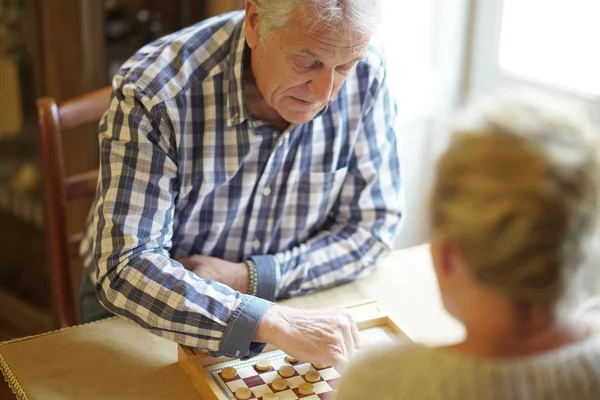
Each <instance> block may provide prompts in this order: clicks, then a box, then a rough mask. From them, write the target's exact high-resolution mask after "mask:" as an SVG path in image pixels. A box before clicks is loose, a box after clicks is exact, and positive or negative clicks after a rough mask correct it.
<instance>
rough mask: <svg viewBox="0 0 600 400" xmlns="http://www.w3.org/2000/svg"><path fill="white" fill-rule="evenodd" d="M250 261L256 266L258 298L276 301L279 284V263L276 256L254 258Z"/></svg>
mask: <svg viewBox="0 0 600 400" xmlns="http://www.w3.org/2000/svg"><path fill="white" fill-rule="evenodd" d="M250 259H251V260H252V261H253V262H254V265H256V272H257V274H258V278H257V283H258V286H257V290H256V297H260V298H261V299H265V300H269V301H275V292H276V284H277V261H276V260H275V257H274V256H252V257H250Z"/></svg>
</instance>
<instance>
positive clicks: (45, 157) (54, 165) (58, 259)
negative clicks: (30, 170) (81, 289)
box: [37, 87, 111, 327]
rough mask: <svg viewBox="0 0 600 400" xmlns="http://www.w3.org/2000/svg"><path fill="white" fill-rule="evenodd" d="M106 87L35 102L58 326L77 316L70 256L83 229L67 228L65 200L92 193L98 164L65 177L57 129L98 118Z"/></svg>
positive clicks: (75, 320) (76, 319)
mask: <svg viewBox="0 0 600 400" xmlns="http://www.w3.org/2000/svg"><path fill="white" fill-rule="evenodd" d="M110 94H111V88H110V87H106V88H103V89H99V90H97V91H94V92H91V93H89V94H86V95H82V96H80V97H76V98H73V99H71V100H68V101H65V102H64V103H61V104H60V105H58V104H57V103H56V101H55V100H54V99H52V98H48V97H45V98H41V99H39V100H38V101H37V111H38V130H39V135H40V144H41V151H42V166H43V176H44V197H45V203H46V221H47V228H46V231H47V235H48V240H49V244H50V277H51V289H52V298H53V302H54V308H55V313H56V316H57V318H58V322H59V324H60V326H61V327H66V326H71V325H76V324H77V323H78V322H79V321H80V318H79V313H78V312H77V310H78V307H77V304H76V298H75V297H74V296H73V286H72V281H73V279H72V277H71V264H70V261H71V260H72V259H75V258H78V257H79V244H80V243H81V237H82V234H81V233H78V234H75V235H69V233H68V232H67V204H68V202H69V201H70V200H73V199H76V198H82V197H91V196H94V195H95V193H96V184H97V181H98V169H96V170H92V171H88V172H85V173H81V174H78V175H73V176H69V177H66V176H65V170H64V156H63V146H62V134H63V132H64V131H67V130H70V129H74V128H78V127H81V126H84V125H86V124H89V123H93V122H99V121H100V118H101V117H102V114H103V113H104V112H105V111H106V109H107V108H108V106H109V102H110Z"/></svg>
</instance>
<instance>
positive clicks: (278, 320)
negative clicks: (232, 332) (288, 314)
mask: <svg viewBox="0 0 600 400" xmlns="http://www.w3.org/2000/svg"><path fill="white" fill-rule="evenodd" d="M281 311H282V307H281V306H279V305H277V304H274V305H273V306H271V307H270V308H269V309H268V310H267V311H266V312H265V313H264V315H263V316H262V318H261V320H260V322H259V323H258V326H257V328H256V332H255V333H254V338H253V341H255V342H261V343H269V344H274V343H273V338H277V337H279V336H280V333H278V331H279V329H280V327H282V326H285V323H283V322H284V320H285V316H284V314H283V313H282V312H281Z"/></svg>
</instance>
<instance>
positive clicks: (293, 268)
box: [82, 12, 402, 357]
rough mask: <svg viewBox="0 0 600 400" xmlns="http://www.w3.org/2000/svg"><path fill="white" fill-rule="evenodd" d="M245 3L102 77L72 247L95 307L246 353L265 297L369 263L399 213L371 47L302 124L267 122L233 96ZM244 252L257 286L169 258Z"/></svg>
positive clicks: (378, 65) (390, 140)
mask: <svg viewBox="0 0 600 400" xmlns="http://www.w3.org/2000/svg"><path fill="white" fill-rule="evenodd" d="M243 17H244V14H243V12H235V13H230V14H226V15H223V16H219V17H216V18H213V19H210V20H207V21H204V22H201V23H200V24H197V25H195V26H192V27H190V28H187V29H185V30H183V31H181V32H177V33H174V34H172V35H170V36H167V37H165V38H163V39H161V40H158V41H156V42H154V43H151V44H149V45H147V46H145V47H144V48H142V49H141V50H140V51H139V52H138V53H137V54H135V55H134V56H133V57H132V58H131V59H130V60H129V61H127V62H126V63H125V64H124V65H123V67H122V68H121V70H120V72H119V73H118V74H117V76H116V77H115V79H114V82H113V88H114V92H113V96H112V100H111V103H110V108H109V110H108V111H107V113H106V114H105V116H104V117H103V120H102V121H101V123H100V178H99V183H98V192H97V199H96V202H95V205H94V207H93V209H92V212H91V213H90V221H89V223H88V227H87V230H86V234H85V239H84V242H83V243H82V254H83V256H84V263H85V264H86V266H87V267H88V268H90V271H91V270H92V268H93V269H94V270H95V279H94V280H95V281H96V282H97V289H96V290H97V293H98V298H99V300H100V302H101V303H102V304H103V305H104V306H105V307H106V308H107V309H108V310H109V311H111V312H113V313H115V314H118V315H121V316H123V317H126V318H128V319H131V320H133V321H134V322H135V323H137V324H139V325H140V326H142V327H143V328H146V329H148V330H150V331H151V332H153V333H155V334H157V335H160V336H162V337H165V338H167V339H170V340H173V341H176V342H178V343H181V344H185V345H188V346H193V347H201V348H205V349H208V350H210V351H211V352H213V354H216V355H227V356H231V357H247V356H251V355H253V354H255V353H256V352H257V351H260V350H261V349H262V347H263V346H264V345H262V344H260V343H253V342H252V338H253V335H254V332H255V330H256V328H257V326H258V323H259V321H260V319H261V317H262V315H263V314H264V312H266V310H267V309H268V308H269V307H270V306H271V305H272V301H274V300H275V299H279V298H286V297H291V296H296V295H300V294H303V293H306V292H309V291H312V290H315V289H319V288H324V287H328V286H333V285H337V284H340V283H342V282H347V281H350V280H353V279H355V278H357V277H358V276H359V275H361V274H363V273H364V272H366V271H368V270H369V269H370V268H372V267H373V266H374V265H375V263H376V262H377V261H378V260H379V259H380V258H381V257H382V255H384V254H385V253H386V252H387V251H388V249H389V247H390V245H391V243H392V241H393V238H394V236H395V231H396V230H397V227H398V225H399V220H400V216H401V205H402V201H401V194H400V193H401V191H400V172H399V165H398V155H397V149H396V133H395V131H394V129H393V126H394V118H395V114H396V110H395V105H394V101H393V100H392V98H391V96H390V94H389V92H388V88H387V87H386V81H385V69H384V66H383V61H382V57H381V55H380V54H379V53H378V52H376V51H375V50H374V49H370V50H369V53H368V55H367V58H366V59H365V60H364V61H361V62H359V63H358V65H357V66H356V69H355V70H354V71H353V72H352V73H351V74H350V75H349V77H348V79H347V80H346V82H345V83H344V85H343V86H342V88H341V90H340V91H339V93H338V94H337V96H335V98H333V100H332V101H331V102H330V103H329V105H328V106H327V107H326V108H325V109H324V110H323V111H322V112H321V113H320V114H319V115H318V116H317V117H315V118H314V119H313V120H312V121H310V122H308V123H305V124H300V125H290V126H289V127H288V128H287V129H285V131H283V132H281V131H280V130H278V129H277V128H275V127H274V126H272V125H270V124H267V123H265V122H263V121H260V120H256V119H253V118H252V116H251V115H249V114H248V111H247V109H246V106H245V102H244V95H243V91H242V88H243V79H242V71H243V60H242V58H243V55H244V54H245V52H244V50H245V46H246V45H245V38H244V29H243V27H244V22H243ZM191 254H202V255H207V256H213V257H218V258H221V259H224V260H228V261H231V262H241V261H243V260H246V259H248V258H252V259H253V261H254V262H255V263H256V266H257V269H258V293H257V296H250V295H245V294H242V293H239V292H236V291H233V290H231V289H230V288H229V287H227V286H225V285H222V284H220V283H217V282H213V281H205V280H201V279H200V278H198V276H197V275H195V274H193V273H192V272H190V271H187V270H186V269H184V268H183V266H182V265H181V264H180V263H179V262H177V261H175V260H174V258H182V257H185V256H188V255H191Z"/></svg>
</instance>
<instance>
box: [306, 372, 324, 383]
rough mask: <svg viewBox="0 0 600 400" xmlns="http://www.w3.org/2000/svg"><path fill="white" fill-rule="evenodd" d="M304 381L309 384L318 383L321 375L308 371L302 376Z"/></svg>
mask: <svg viewBox="0 0 600 400" xmlns="http://www.w3.org/2000/svg"><path fill="white" fill-rule="evenodd" d="M304 379H306V380H307V381H308V382H310V383H315V382H319V380H320V379H321V374H320V373H319V371H313V370H310V371H307V372H306V375H304Z"/></svg>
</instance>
